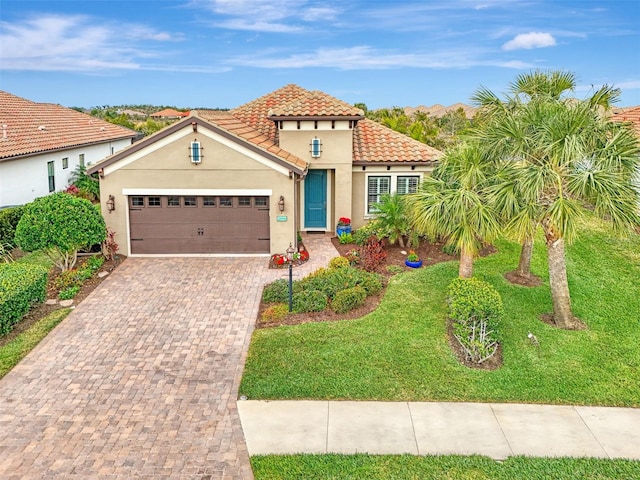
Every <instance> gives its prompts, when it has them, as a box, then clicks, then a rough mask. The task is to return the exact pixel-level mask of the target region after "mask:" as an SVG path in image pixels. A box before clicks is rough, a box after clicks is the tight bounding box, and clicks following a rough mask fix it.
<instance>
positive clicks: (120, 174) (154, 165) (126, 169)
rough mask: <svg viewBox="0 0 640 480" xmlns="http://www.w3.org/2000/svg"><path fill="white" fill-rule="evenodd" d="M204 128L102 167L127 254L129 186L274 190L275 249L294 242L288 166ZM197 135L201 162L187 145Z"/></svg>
mask: <svg viewBox="0 0 640 480" xmlns="http://www.w3.org/2000/svg"><path fill="white" fill-rule="evenodd" d="M203 130H204V129H201V131H199V132H192V131H191V125H188V127H186V128H185V129H183V130H180V131H179V132H176V133H174V134H172V135H171V136H170V137H168V138H167V139H165V140H163V142H159V143H163V145H161V147H159V148H158V146H157V144H156V145H155V146H154V144H152V145H150V146H149V147H148V148H146V149H143V150H141V151H140V152H137V153H136V154H135V155H131V156H130V157H128V158H124V159H122V160H120V161H119V162H118V163H116V164H113V165H112V166H109V167H107V168H105V169H104V173H105V174H104V178H102V180H101V197H102V211H103V215H104V217H105V219H106V222H107V225H108V226H109V227H110V228H111V229H113V230H114V231H115V232H116V240H117V242H118V243H119V245H120V251H121V252H122V253H123V254H125V255H129V241H128V218H127V197H126V195H125V194H124V193H123V190H125V189H126V190H128V191H131V190H136V189H137V190H142V189H156V190H157V189H171V190H172V191H173V192H174V193H173V194H176V195H180V194H181V195H188V194H193V195H205V194H208V195H215V194H216V193H215V190H224V191H225V192H227V193H225V194H226V195H250V193H249V192H250V191H251V190H255V189H261V190H264V189H270V190H271V191H272V195H271V197H270V212H269V213H270V230H271V233H270V239H271V240H270V249H271V252H272V253H279V252H284V251H285V250H286V248H287V247H288V246H289V242H292V241H295V233H296V231H295V223H294V220H295V219H294V209H293V206H294V193H293V192H294V180H293V179H291V178H289V174H288V170H287V169H286V168H283V167H277V166H276V167H277V168H276V169H275V170H274V168H272V167H274V166H275V165H274V163H273V162H271V161H270V160H267V159H264V158H262V161H257V160H255V159H253V158H249V157H248V156H247V155H248V154H251V152H249V151H247V150H246V149H245V148H244V147H241V146H238V145H235V144H233V142H229V141H228V140H226V139H224V138H221V137H219V136H217V135H215V134H212V133H211V132H209V131H203ZM194 140H197V141H199V142H200V144H201V146H202V155H203V157H202V163H200V164H199V165H195V164H192V163H191V160H190V158H189V147H190V144H191V142H192V141H194ZM253 155H254V156H255V153H253ZM132 159H134V160H133V161H132ZM118 164H119V165H118ZM117 167H119V168H117ZM203 191H207V192H208V193H202V192H203ZM234 192H235V193H234ZM110 194H111V195H113V196H114V197H115V201H116V210H115V211H114V212H111V213H109V212H108V211H107V210H106V200H107V199H108V197H109V195H110ZM280 195H283V196H284V197H285V211H284V212H280V210H279V209H278V200H279V198H280ZM278 216H287V221H286V222H278V221H277V217H278Z"/></svg>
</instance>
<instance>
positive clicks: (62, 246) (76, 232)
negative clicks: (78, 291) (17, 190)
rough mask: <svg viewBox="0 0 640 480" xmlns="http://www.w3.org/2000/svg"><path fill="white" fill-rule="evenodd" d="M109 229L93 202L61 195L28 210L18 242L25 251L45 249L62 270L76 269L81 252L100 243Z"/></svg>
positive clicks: (18, 231)
mask: <svg viewBox="0 0 640 480" xmlns="http://www.w3.org/2000/svg"><path fill="white" fill-rule="evenodd" d="M105 236H106V226H105V223H104V219H103V218H102V215H101V214H100V212H99V211H98V210H97V209H96V207H94V206H93V205H92V204H91V202H89V201H88V200H85V199H83V198H77V197H74V196H72V195H69V194H67V193H63V192H59V193H54V194H51V195H48V196H46V197H41V198H37V199H36V200H34V201H33V202H32V203H30V204H28V205H27V206H26V207H25V211H24V213H23V215H22V218H21V219H20V222H18V226H17V227H16V236H15V238H16V243H17V244H18V246H19V247H20V248H21V249H22V250H24V251H25V252H33V251H35V250H44V251H45V252H46V253H47V255H49V256H50V258H51V259H52V260H53V261H54V263H55V264H56V266H58V267H59V268H60V270H61V271H65V270H69V269H71V268H73V266H74V265H75V263H76V260H77V257H78V250H79V249H81V248H84V247H89V246H91V245H95V244H98V243H101V242H102V241H103V240H104V239H105Z"/></svg>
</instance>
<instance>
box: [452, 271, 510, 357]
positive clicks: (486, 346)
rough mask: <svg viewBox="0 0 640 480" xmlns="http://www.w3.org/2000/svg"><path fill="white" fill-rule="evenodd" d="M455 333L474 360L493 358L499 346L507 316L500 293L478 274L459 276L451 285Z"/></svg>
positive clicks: (467, 355)
mask: <svg viewBox="0 0 640 480" xmlns="http://www.w3.org/2000/svg"><path fill="white" fill-rule="evenodd" d="M447 290H448V292H447V293H448V299H447V301H448V304H449V318H450V319H451V320H452V321H453V335H454V337H455V338H456V339H457V340H458V342H459V343H460V345H461V346H462V348H463V349H464V351H465V353H466V358H467V360H469V361H472V362H474V363H478V364H480V363H482V362H484V361H485V360H488V359H489V358H491V357H492V356H493V355H494V354H495V353H496V351H497V349H498V340H499V335H498V327H499V323H500V320H501V319H502V317H503V316H504V307H503V305H502V298H501V297H500V294H499V293H498V292H497V291H496V290H495V288H493V286H491V285H490V284H489V283H487V282H485V281H482V280H478V279H477V278H456V279H455V280H453V281H452V282H451V283H450V284H449V287H448V289H447Z"/></svg>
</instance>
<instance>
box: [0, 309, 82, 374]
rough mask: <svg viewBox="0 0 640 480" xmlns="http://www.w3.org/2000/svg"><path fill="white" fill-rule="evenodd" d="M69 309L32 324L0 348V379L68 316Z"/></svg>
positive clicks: (57, 311) (56, 312)
mask: <svg viewBox="0 0 640 480" xmlns="http://www.w3.org/2000/svg"><path fill="white" fill-rule="evenodd" d="M69 312H71V309H70V308H63V309H60V310H56V311H55V312H52V313H50V314H49V315H48V316H46V317H45V318H43V319H42V320H39V321H38V322H36V323H34V324H33V325H32V326H31V327H30V328H29V329H28V330H26V331H24V332H23V333H21V334H20V335H18V336H17V337H16V338H14V339H13V340H12V341H11V342H9V343H7V344H6V345H5V346H3V347H0V378H2V377H4V376H5V375H6V374H7V372H9V370H11V369H12V368H13V367H14V366H16V365H17V364H18V362H20V360H22V359H23V358H24V357H25V356H26V355H27V354H28V353H29V352H30V351H31V350H32V349H33V348H35V346H36V345H38V343H40V341H41V340H42V339H43V338H44V337H46V336H47V334H48V333H49V332H50V331H51V330H53V329H54V327H55V326H56V325H58V324H59V323H60V322H61V321H62V320H63V319H64V318H65V317H66V316H67V315H68V314H69Z"/></svg>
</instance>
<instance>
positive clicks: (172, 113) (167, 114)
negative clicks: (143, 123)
mask: <svg viewBox="0 0 640 480" xmlns="http://www.w3.org/2000/svg"><path fill="white" fill-rule="evenodd" d="M149 116H150V117H154V118H182V117H188V116H189V112H179V111H178V110H174V109H173V108H165V109H164V110H160V111H159V112H155V113H152V114H151V115H149Z"/></svg>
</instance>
